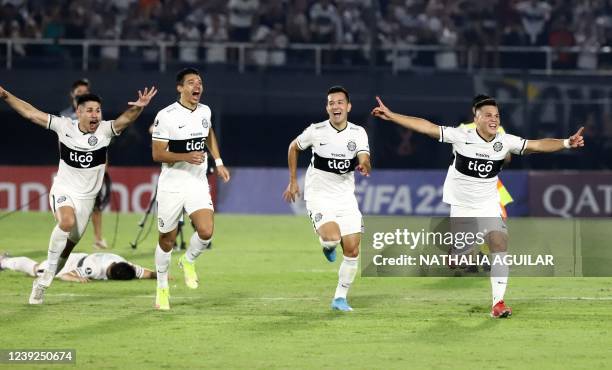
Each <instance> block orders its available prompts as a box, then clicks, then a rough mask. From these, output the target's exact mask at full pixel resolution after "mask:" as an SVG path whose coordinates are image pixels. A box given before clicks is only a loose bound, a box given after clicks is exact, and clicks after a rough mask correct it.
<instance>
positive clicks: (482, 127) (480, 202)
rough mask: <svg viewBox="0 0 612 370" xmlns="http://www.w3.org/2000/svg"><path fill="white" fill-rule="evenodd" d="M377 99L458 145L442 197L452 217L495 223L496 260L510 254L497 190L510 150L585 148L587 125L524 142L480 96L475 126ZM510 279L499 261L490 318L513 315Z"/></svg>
mask: <svg viewBox="0 0 612 370" xmlns="http://www.w3.org/2000/svg"><path fill="white" fill-rule="evenodd" d="M376 100H377V101H378V106H377V107H375V108H374V109H373V110H372V115H374V116H375V117H378V118H382V119H384V120H388V121H392V122H394V123H396V124H398V125H400V126H403V127H405V128H407V129H410V130H413V131H416V132H419V133H422V134H425V135H428V136H430V137H432V138H434V139H438V140H439V141H440V142H443V143H449V144H452V145H453V153H454V155H455V159H454V160H453V162H452V164H451V165H450V166H449V168H448V173H447V175H446V180H445V181H444V189H443V197H442V200H443V201H444V202H445V203H448V204H450V206H451V211H450V216H451V217H473V218H474V217H486V218H487V219H488V220H494V221H495V222H494V227H493V228H492V229H491V228H488V229H487V230H489V232H488V233H487V234H486V235H485V239H486V241H487V242H488V244H489V248H490V250H491V257H492V261H493V260H494V259H495V258H496V256H499V257H500V258H502V259H503V257H504V256H505V255H506V253H507V244H508V238H507V230H506V225H505V224H504V222H503V220H502V212H501V208H500V206H499V193H498V191H497V174H498V173H499V172H500V171H501V167H502V164H503V162H504V158H505V157H506V155H507V154H508V153H509V152H510V153H512V154H519V155H522V154H526V153H552V152H558V151H561V150H564V149H576V148H580V147H583V146H584V138H583V137H582V131H583V129H584V128H582V127H581V128H580V129H579V130H578V132H576V134H574V135H572V136H570V137H569V138H568V139H540V140H525V139H523V138H520V137H518V136H514V135H510V134H502V133H500V132H499V131H498V129H499V126H500V118H499V110H498V107H497V103H496V102H495V99H493V98H488V99H481V100H480V102H479V103H477V104H476V105H475V106H474V123H475V124H476V128H467V127H461V126H460V127H445V126H438V125H436V124H433V123H431V122H430V121H428V120H425V119H422V118H417V117H411V116H405V115H401V114H398V113H395V112H392V111H391V110H390V109H389V108H387V107H386V106H385V105H384V104H383V102H382V101H381V100H380V98H378V97H376ZM488 226H491V224H489V225H488ZM507 282H508V266H507V265H503V264H501V265H499V264H497V265H495V264H494V265H493V266H492V268H491V288H492V296H493V303H492V307H491V316H492V317H494V318H503V317H508V316H510V315H512V309H511V308H510V307H508V306H506V304H505V303H504V293H505V291H506V285H507Z"/></svg>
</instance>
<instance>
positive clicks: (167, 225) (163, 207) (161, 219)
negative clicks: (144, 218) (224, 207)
mask: <svg viewBox="0 0 612 370" xmlns="http://www.w3.org/2000/svg"><path fill="white" fill-rule="evenodd" d="M200 209H210V210H211V211H214V208H213V202H212V198H211V197H210V191H209V188H208V184H203V185H201V186H199V187H198V188H195V187H189V188H186V189H185V190H184V191H181V192H177V193H174V192H167V191H162V190H158V191H157V229H158V230H159V232H160V233H164V234H165V233H169V232H170V231H172V230H174V229H176V227H177V226H178V222H179V219H180V218H181V216H182V215H183V210H185V212H187V214H188V215H190V214H192V213H193V212H195V211H197V210H200Z"/></svg>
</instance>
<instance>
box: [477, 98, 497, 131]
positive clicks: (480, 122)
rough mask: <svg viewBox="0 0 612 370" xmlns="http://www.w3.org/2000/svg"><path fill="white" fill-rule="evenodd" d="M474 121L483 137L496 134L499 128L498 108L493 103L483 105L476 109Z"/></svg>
mask: <svg viewBox="0 0 612 370" xmlns="http://www.w3.org/2000/svg"><path fill="white" fill-rule="evenodd" d="M474 123H475V124H476V127H477V128H478V132H480V133H481V135H483V136H485V138H491V137H493V136H495V135H496V134H497V129H498V128H499V110H498V109H497V107H496V106H494V105H484V106H482V107H480V108H478V109H477V110H476V115H475V116H474Z"/></svg>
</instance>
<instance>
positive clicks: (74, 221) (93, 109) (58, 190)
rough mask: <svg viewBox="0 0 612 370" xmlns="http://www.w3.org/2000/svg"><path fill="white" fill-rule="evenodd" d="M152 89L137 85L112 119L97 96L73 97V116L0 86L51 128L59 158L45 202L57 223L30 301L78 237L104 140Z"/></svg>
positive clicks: (98, 177)
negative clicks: (133, 97)
mask: <svg viewBox="0 0 612 370" xmlns="http://www.w3.org/2000/svg"><path fill="white" fill-rule="evenodd" d="M156 93H157V90H156V89H155V87H152V88H151V89H150V90H149V89H148V88H145V89H144V91H138V100H137V101H135V102H129V103H128V105H130V106H131V107H130V108H129V109H128V110H126V111H125V112H123V114H121V115H120V116H119V117H117V119H115V120H114V121H104V120H102V107H101V99H100V97H98V96H97V95H93V94H86V95H82V96H80V97H79V98H78V102H77V119H76V120H72V119H70V118H67V117H57V116H54V115H51V114H48V113H44V112H41V111H40V110H38V109H36V108H35V107H33V106H32V105H31V104H29V103H27V102H25V101H23V100H21V99H19V98H17V97H15V96H14V95H12V94H11V93H9V92H8V91H6V90H4V89H3V88H2V87H0V98H1V99H2V100H4V101H5V102H6V103H7V104H8V105H9V106H10V107H11V108H13V109H14V110H15V111H16V112H17V113H19V114H20V115H21V116H22V117H24V118H27V119H28V120H30V121H32V122H33V123H35V124H37V125H39V126H41V127H45V128H47V129H49V130H53V131H55V133H56V134H57V137H58V139H59V142H60V162H59V168H58V171H57V175H56V176H55V179H54V180H53V186H52V187H51V191H50V192H49V202H50V205H51V209H52V210H53V214H54V216H55V219H56V220H57V224H56V226H55V228H54V229H53V231H52V232H51V238H50V241H49V250H48V253H47V260H48V267H47V269H46V270H45V272H44V273H43V274H42V276H41V277H39V278H38V279H36V280H34V283H33V285H32V293H31V294H30V299H29V303H30V304H42V303H43V299H44V293H45V290H46V289H47V288H48V287H49V286H50V285H51V282H52V281H53V277H54V276H55V274H56V272H57V271H58V270H61V269H62V267H63V266H64V264H65V263H66V260H67V259H68V256H69V255H70V252H72V249H73V248H74V246H75V245H76V244H77V243H78V242H79V240H80V239H81V236H82V235H83V232H84V231H85V228H86V226H87V223H88V222H89V217H90V215H91V212H92V209H93V206H94V201H95V198H96V194H98V191H99V190H100V187H101V186H102V181H103V177H104V170H105V163H106V151H107V146H108V144H109V143H110V140H111V138H112V137H113V136H116V135H119V134H120V133H121V132H122V131H123V130H125V129H126V128H127V127H128V126H129V125H130V124H131V123H133V122H134V121H135V120H136V118H138V116H139V115H140V113H141V112H142V110H143V109H144V107H146V106H147V105H148V104H149V102H150V101H151V99H152V98H153V97H154V96H155V94H156Z"/></svg>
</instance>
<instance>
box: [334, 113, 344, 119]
mask: <svg viewBox="0 0 612 370" xmlns="http://www.w3.org/2000/svg"><path fill="white" fill-rule="evenodd" d="M332 115H333V116H334V117H336V118H340V117H341V116H342V112H332Z"/></svg>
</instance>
